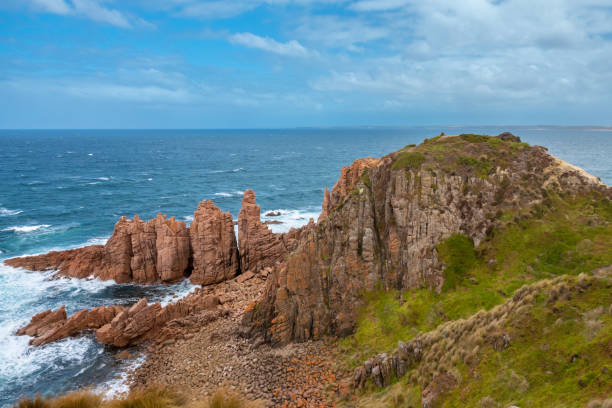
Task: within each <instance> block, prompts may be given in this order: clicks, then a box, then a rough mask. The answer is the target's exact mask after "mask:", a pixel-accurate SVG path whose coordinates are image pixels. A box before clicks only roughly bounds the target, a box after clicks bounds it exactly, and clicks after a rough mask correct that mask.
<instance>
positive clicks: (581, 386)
mask: <svg viewBox="0 0 612 408" xmlns="http://www.w3.org/2000/svg"><path fill="white" fill-rule="evenodd" d="M611 288H612V287H611V284H610V280H607V281H606V280H598V281H595V283H593V284H591V285H590V286H588V287H584V289H582V290H580V291H577V292H573V293H572V296H565V297H563V296H559V297H551V296H550V295H547V294H546V293H545V292H544V293H540V294H539V295H538V296H536V301H535V304H534V305H533V306H529V307H523V308H522V309H518V310H517V311H516V312H515V313H513V314H512V315H510V316H509V319H508V321H506V323H505V324H504V326H503V327H501V329H502V330H503V331H504V332H506V333H508V334H509V335H510V338H511V341H510V346H509V347H508V348H506V349H504V350H501V351H495V350H494V349H493V348H492V347H490V346H483V347H481V348H479V349H478V350H477V351H476V352H475V358H474V360H473V362H471V363H469V364H466V363H464V362H458V363H455V364H454V369H455V371H454V372H455V373H456V374H455V375H457V377H458V378H457V379H458V385H457V387H456V388H454V389H453V390H451V391H450V392H449V393H448V394H446V395H443V396H442V397H441V399H440V400H439V401H438V403H436V405H435V406H436V407H438V406H440V407H457V408H459V407H483V408H489V407H490V408H495V407H499V408H505V407H508V406H512V405H516V406H519V407H555V408H574V407H586V408H602V407H612V398H611V397H612V394H611V391H612V387H611V385H610V384H612V307H611V305H612V290H611ZM440 358H441V359H446V360H448V361H450V360H451V358H450V357H447V356H445V355H442V356H441V357H440ZM411 374H413V373H412V372H409V374H408V375H406V376H404V377H403V378H400V379H399V380H398V381H397V382H396V383H395V384H393V385H391V386H389V387H387V388H384V389H376V388H374V387H373V384H370V389H369V392H366V393H365V394H362V395H360V396H358V398H357V400H356V401H355V400H352V401H350V404H349V406H359V407H364V408H367V407H414V408H417V407H421V389H420V388H419V386H418V385H417V384H416V383H414V382H413V381H411Z"/></svg>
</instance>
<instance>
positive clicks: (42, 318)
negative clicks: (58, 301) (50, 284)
mask: <svg viewBox="0 0 612 408" xmlns="http://www.w3.org/2000/svg"><path fill="white" fill-rule="evenodd" d="M65 321H66V306H62V307H60V308H59V309H57V310H55V311H53V310H47V311H45V312H41V313H38V314H36V315H34V316H33V317H32V319H31V320H30V323H28V325H26V326H24V327H22V328H21V329H19V330H17V335H18V336H23V335H26V336H33V337H38V336H42V335H43V334H44V333H46V332H48V331H50V330H54V329H55V328H57V327H58V326H60V325H62V324H63V323H64V322H65Z"/></svg>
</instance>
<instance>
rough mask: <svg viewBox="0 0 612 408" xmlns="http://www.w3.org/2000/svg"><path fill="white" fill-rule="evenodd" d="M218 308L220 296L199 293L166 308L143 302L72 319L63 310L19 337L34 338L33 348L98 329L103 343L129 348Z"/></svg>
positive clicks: (45, 315) (40, 317) (43, 316)
mask: <svg viewBox="0 0 612 408" xmlns="http://www.w3.org/2000/svg"><path fill="white" fill-rule="evenodd" d="M218 304H219V299H218V298H217V297H216V296H210V295H207V296H202V295H200V293H199V292H196V293H194V294H191V295H189V296H187V297H186V298H184V299H181V300H179V301H178V302H176V303H171V304H169V305H167V306H165V307H162V306H161V304H160V303H154V304H151V305H149V304H148V303H147V300H146V299H144V298H143V299H141V300H140V301H139V302H138V303H136V304H135V305H133V306H132V307H130V308H129V309H125V308H124V307H122V306H116V305H115V306H100V307H96V308H93V309H83V310H81V311H79V312H77V313H75V314H74V315H72V316H71V317H69V318H67V317H66V309H65V308H64V306H62V307H61V308H59V309H57V310H55V311H51V310H47V311H46V312H42V313H39V314H37V315H35V316H34V317H32V320H31V321H30V323H29V324H28V325H26V326H24V327H23V328H21V329H19V330H18V331H17V335H20V336H22V335H28V336H32V337H33V338H32V339H31V340H30V344H32V345H34V346H42V345H45V344H48V343H51V342H54V341H57V340H61V339H64V338H66V337H70V336H74V335H77V334H79V333H80V332H82V331H84V330H88V329H95V330H96V337H97V339H98V341H99V342H101V343H104V344H110V345H113V346H116V347H125V346H128V345H131V344H138V343H141V342H143V341H145V340H150V339H154V338H156V337H157V336H158V334H159V333H160V331H162V330H163V329H164V327H165V326H166V325H167V324H168V323H169V322H171V321H174V320H176V319H180V318H183V317H186V316H192V317H193V316H194V315H197V314H198V313H200V312H202V311H212V310H214V309H215V308H216V306H217V305H218ZM208 318H210V316H209V317H208Z"/></svg>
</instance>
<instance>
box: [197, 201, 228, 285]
mask: <svg viewBox="0 0 612 408" xmlns="http://www.w3.org/2000/svg"><path fill="white" fill-rule="evenodd" d="M189 235H190V237H191V250H192V257H193V271H192V273H191V276H190V279H191V282H192V283H195V284H201V285H209V284H211V283H219V282H222V281H224V280H226V279H231V278H233V277H234V276H236V275H237V274H238V273H239V272H240V257H239V254H238V245H237V243H236V234H235V233H234V222H233V220H232V215H231V214H230V213H229V211H228V212H226V213H222V212H221V210H219V208H217V207H216V206H215V205H214V204H213V203H212V201H202V202H201V203H200V205H198V209H197V210H196V212H195V213H194V215H193V222H192V223H191V225H190V228H189Z"/></svg>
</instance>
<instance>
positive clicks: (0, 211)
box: [0, 207, 23, 217]
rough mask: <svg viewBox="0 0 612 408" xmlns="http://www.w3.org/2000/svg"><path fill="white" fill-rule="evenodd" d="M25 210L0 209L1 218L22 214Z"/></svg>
mask: <svg viewBox="0 0 612 408" xmlns="http://www.w3.org/2000/svg"><path fill="white" fill-rule="evenodd" d="M22 212H23V210H9V209H8V208H4V207H0V217H10V216H11V215H17V214H21V213H22Z"/></svg>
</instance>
